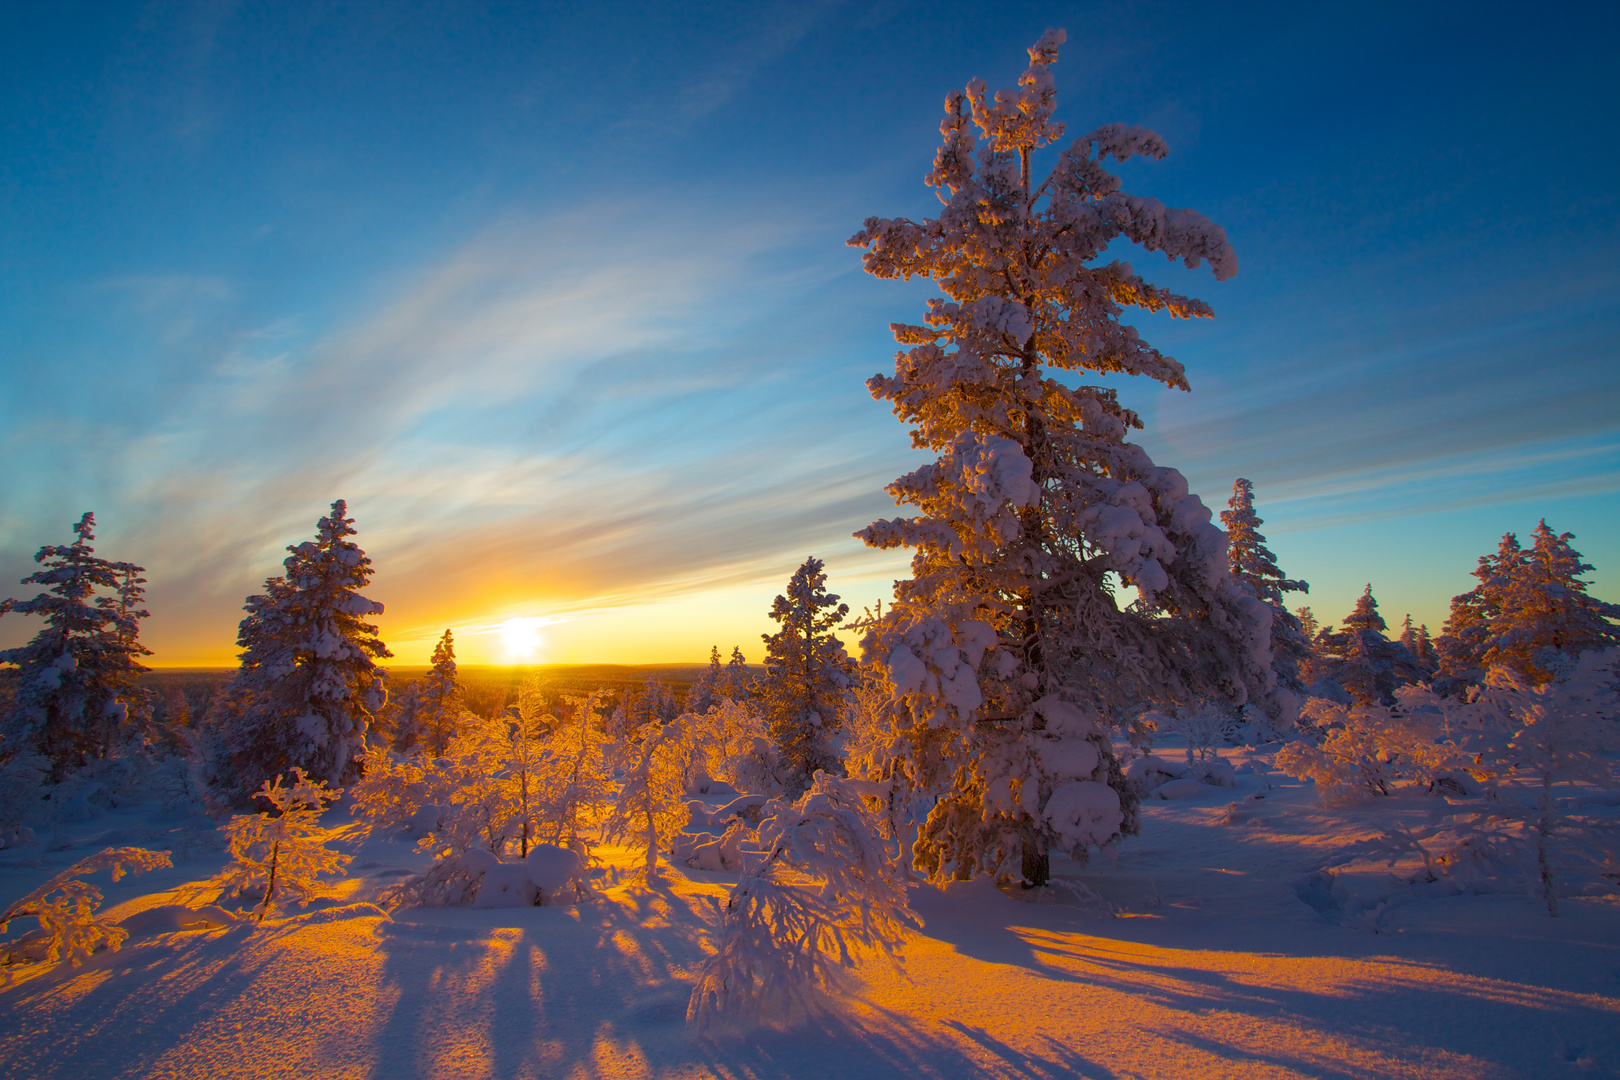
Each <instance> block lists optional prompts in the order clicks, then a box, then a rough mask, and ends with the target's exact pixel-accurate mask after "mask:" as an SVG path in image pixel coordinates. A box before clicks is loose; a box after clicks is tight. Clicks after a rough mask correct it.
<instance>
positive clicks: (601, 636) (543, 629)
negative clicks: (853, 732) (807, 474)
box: [143, 569, 898, 670]
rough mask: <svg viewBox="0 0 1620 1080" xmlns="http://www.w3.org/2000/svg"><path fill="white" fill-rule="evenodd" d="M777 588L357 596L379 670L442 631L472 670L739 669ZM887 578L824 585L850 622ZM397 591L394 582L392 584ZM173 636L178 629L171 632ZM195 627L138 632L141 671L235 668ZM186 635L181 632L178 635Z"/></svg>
mask: <svg viewBox="0 0 1620 1080" xmlns="http://www.w3.org/2000/svg"><path fill="white" fill-rule="evenodd" d="M789 573H791V569H790V570H789V571H787V572H784V573H783V574H782V576H781V579H780V580H772V581H763V580H762V581H755V582H746V583H740V584H733V585H729V586H726V587H722V588H716V589H712V590H706V591H693V592H686V593H681V594H677V595H673V596H669V597H665V598H662V599H659V600H656V601H653V602H648V603H639V604H636V603H616V604H614V603H610V604H603V605H598V606H589V605H588V604H578V603H576V604H573V605H552V606H550V607H549V608H548V606H547V605H545V604H543V603H524V602H522V601H514V600H512V599H511V598H510V596H509V595H508V596H506V597H492V598H490V599H489V600H487V601H485V602H483V603H479V602H476V601H468V602H466V603H465V604H458V605H453V606H444V605H441V604H437V603H434V602H433V600H432V598H431V597H429V596H425V595H420V596H418V595H410V593H409V592H408V591H407V592H406V595H405V596H403V597H402V599H401V600H400V601H398V602H397V603H395V604H389V601H388V588H387V586H388V585H389V583H388V582H386V581H385V582H384V583H383V587H377V586H375V585H374V586H373V587H371V588H368V589H367V590H366V593H365V595H367V596H371V597H374V598H376V599H380V600H382V601H383V603H384V605H385V611H384V613H383V614H382V615H381V616H378V617H377V619H376V623H377V626H378V629H379V636H380V637H381V638H382V640H383V642H384V643H386V644H387V646H388V648H389V650H390V651H391V652H392V653H393V654H394V655H393V657H392V658H390V659H389V660H387V661H385V664H386V666H389V667H418V666H425V665H427V664H429V663H430V662H431V658H432V653H433V649H434V646H435V645H436V644H437V643H438V641H439V638H440V636H441V635H442V634H443V633H444V631H445V630H446V629H449V630H450V631H451V633H452V638H453V640H454V642H455V649H456V660H457V662H458V663H460V664H467V665H478V666H497V667H499V666H529V665H540V664H626V665H639V664H701V663H707V662H708V659H709V650H710V648H711V647H714V646H718V647H719V649H720V654H721V656H722V657H723V658H726V659H729V658H730V656H731V650H732V647H733V646H740V647H741V648H742V651H743V655H744V657H746V659H747V660H748V662H749V663H754V664H757V663H760V662H761V661H762V660H763V658H764V645H763V642H762V641H761V635H762V634H768V633H773V632H774V631H775V630H776V628H777V626H776V623H775V622H773V621H772V620H771V618H770V607H771V601H772V599H773V598H774V597H775V596H776V595H777V593H779V592H781V591H782V589H783V588H784V587H785V586H786V584H787V578H788V574H789ZM897 576H898V574H897V573H896V572H892V571H891V572H889V573H886V574H885V573H881V572H880V573H878V574H876V575H872V574H867V575H863V576H861V577H859V578H855V577H851V578H848V579H846V580H844V581H839V580H837V578H836V577H830V578H829V581H828V588H829V590H830V591H832V592H835V593H839V594H841V595H842V598H843V600H844V602H845V603H847V604H849V605H850V608H851V612H852V614H854V615H858V614H860V612H861V610H862V609H863V608H864V607H867V606H869V605H871V604H872V603H873V602H875V601H876V600H877V599H878V598H879V597H880V596H881V597H882V598H883V599H884V600H885V601H887V600H888V598H889V594H890V592H891V589H892V582H893V581H894V579H895V577H897ZM396 584H397V583H396ZM175 629H179V628H175ZM202 629H203V628H202V627H199V626H197V625H195V624H188V626H187V627H186V628H185V629H184V630H182V632H181V634H178V635H176V634H173V633H172V632H168V633H157V634H143V640H145V641H146V642H147V644H148V647H150V648H152V649H153V655H152V656H150V657H148V658H147V659H146V663H147V666H149V667H151V668H154V669H158V670H162V669H183V668H226V667H235V666H236V663H237V657H236V648H235V627H234V626H231V627H223V626H221V627H217V628H213V629H212V632H209V633H206V634H205V633H200V632H197V631H201V630H202ZM187 631H191V632H187ZM841 636H842V638H843V640H844V642H845V645H846V647H848V648H849V650H850V652H851V655H856V654H857V653H858V645H857V642H856V639H855V635H853V634H847V633H846V634H843V635H841Z"/></svg>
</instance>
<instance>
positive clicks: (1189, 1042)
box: [0, 751, 1620, 1080]
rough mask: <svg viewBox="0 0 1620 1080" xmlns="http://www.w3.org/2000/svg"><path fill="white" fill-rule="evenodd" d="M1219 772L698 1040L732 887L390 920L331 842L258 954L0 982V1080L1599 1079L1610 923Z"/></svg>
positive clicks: (163, 893) (146, 943)
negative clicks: (1412, 875)
mask: <svg viewBox="0 0 1620 1080" xmlns="http://www.w3.org/2000/svg"><path fill="white" fill-rule="evenodd" d="M1233 760H1234V762H1235V763H1236V764H1237V765H1238V774H1237V778H1236V779H1237V784H1238V786H1237V787H1235V788H1217V787H1211V786H1207V785H1201V788H1202V790H1193V791H1191V792H1190V793H1189V794H1187V796H1186V797H1184V798H1180V799H1175V800H1160V799H1149V800H1148V801H1147V802H1146V803H1145V804H1144V813H1143V825H1142V832H1141V835H1140V836H1139V837H1137V838H1135V839H1133V840H1130V841H1127V842H1126V843H1124V844H1123V845H1121V846H1120V847H1119V849H1118V851H1117V858H1116V859H1115V860H1114V861H1112V862H1111V863H1109V862H1102V861H1099V862H1097V863H1095V864H1094V865H1093V866H1091V867H1089V868H1086V869H1085V870H1084V871H1082V870H1081V869H1080V868H1079V867H1076V866H1074V865H1073V864H1070V863H1067V862H1066V861H1064V860H1058V862H1057V863H1056V865H1055V866H1054V871H1055V875H1056V878H1057V881H1058V884H1057V887H1055V888H1051V889H1047V890H1040V891H1037V892H1035V893H1030V894H1024V893H1018V894H1013V895H1009V894H1007V893H1004V892H1002V891H1000V890H997V889H996V888H994V887H993V886H992V885H990V884H989V883H987V882H983V881H981V882H975V883H971V884H962V885H957V886H953V887H952V888H950V889H949V890H947V891H945V892H939V891H937V890H934V889H932V888H922V887H919V888H915V889H914V890H913V892H912V904H913V909H914V911H915V912H916V913H917V915H918V916H919V917H920V918H921V920H922V922H923V926H922V928H921V930H920V931H918V932H917V933H915V934H914V935H912V936H911V937H910V939H909V941H908V944H907V947H906V951H905V958H904V965H903V969H898V970H897V969H895V968H894V967H892V966H891V965H889V964H887V963H886V962H883V961H879V960H872V961H871V962H869V963H867V964H865V965H864V966H863V967H861V968H860V970H859V972H858V976H857V979H856V980H855V981H854V983H853V984H852V985H851V986H850V988H849V990H848V992H847V993H846V994H844V995H842V996H840V997H839V998H837V999H836V1000H834V1001H829V1002H827V1003H826V1006H825V1007H824V1008H823V1009H822V1010H821V1011H820V1012H819V1013H817V1014H815V1015H811V1016H808V1017H791V1018H786V1019H785V1021H784V1022H783V1023H782V1024H780V1025H778V1026H774V1027H764V1028H753V1029H750V1030H746V1031H718V1032H710V1033H708V1034H697V1033H694V1032H692V1031H691V1030H690V1029H688V1027H687V1026H686V1023H685V1011H686V1000H687V994H688V992H689V989H690V986H691V982H692V977H693V973H694V971H695V969H696V967H697V966H698V964H699V963H700V961H701V960H702V959H703V957H704V956H705V955H706V952H707V948H708V938H709V935H710V934H711V933H712V932H713V930H714V928H715V927H716V925H717V904H718V903H719V902H721V901H723V899H724V897H725V894H726V890H727V887H728V885H729V883H730V882H731V881H734V880H735V875H727V874H721V873H706V872H703V871H698V870H686V869H676V870H672V871H669V872H667V875H666V883H665V885H664V886H662V887H659V888H655V889H652V890H648V889H645V888H643V887H641V886H640V885H639V884H632V883H630V879H629V878H628V877H627V876H624V875H621V873H620V869H621V868H623V867H627V866H629V865H630V864H631V863H632V862H633V858H632V856H631V854H630V852H628V851H626V850H622V849H617V848H613V847H604V848H599V849H598V854H599V855H600V856H601V858H602V859H603V861H604V863H605V864H606V866H605V868H604V869H603V870H602V872H601V873H600V874H599V876H598V877H597V879H596V880H597V884H598V887H599V889H600V892H601V896H600V899H598V900H595V901H593V902H589V903H585V904H581V905H578V906H557V907H541V908H519V909H506V910H473V909H464V908H453V909H452V908H440V909H408V910H401V911H396V912H395V913H394V915H393V917H392V918H390V917H389V916H387V915H386V914H384V913H383V912H382V911H381V910H380V909H378V908H376V907H375V906H373V905H372V904H371V903H370V901H371V900H373V899H375V898H376V896H377V894H378V892H379V891H380V890H381V889H382V888H383V887H385V886H387V885H388V884H390V883H393V882H396V881H398V880H399V879H400V878H401V877H402V876H406V875H407V874H409V873H411V872H414V871H416V870H419V869H420V868H422V867H423V866H424V865H425V860H424V857H423V856H420V855H418V854H416V853H415V852H414V850H413V845H412V844H411V843H410V841H409V840H408V839H405V838H403V837H382V836H376V835H371V836H367V835H366V834H365V832H364V830H363V829H362V828H361V827H360V826H358V825H348V826H346V827H345V829H346V835H345V839H344V840H343V841H341V842H340V845H339V846H342V847H344V848H345V849H346V850H348V851H349V852H351V853H352V854H353V855H354V856H355V859H354V862H353V864H352V865H351V866H350V874H349V876H348V877H347V878H342V879H339V881H338V884H337V887H336V888H335V889H334V893H335V895H334V896H333V897H332V899H330V900H329V901H326V902H325V905H326V906H324V907H319V906H317V909H316V910H309V911H306V912H304V913H302V914H299V915H296V916H293V917H291V918H287V919H284V920H274V919H272V920H269V921H267V922H266V923H265V925H264V926H263V927H258V928H255V927H252V926H250V925H241V926H233V927H228V928H212V929H208V928H200V929H192V930H179V931H175V930H173V929H164V924H163V923H162V920H159V919H156V918H151V917H149V918H148V919H147V920H145V921H146V922H147V923H157V924H158V925H157V926H156V927H155V928H153V927H150V926H149V927H148V928H147V930H146V932H142V931H141V930H140V924H141V920H136V921H135V923H133V924H132V926H133V927H135V928H136V932H135V933H133V934H132V936H131V938H130V940H129V942H128V943H127V944H126V945H125V947H124V948H123V950H122V951H120V952H117V953H108V952H102V953H99V954H97V955H96V956H95V957H94V958H92V959H91V960H90V961H89V962H88V963H86V964H84V965H83V966H82V967H79V968H66V967H62V968H56V969H50V970H44V971H32V972H31V971H28V970H27V969H19V970H21V974H20V976H19V977H18V978H17V979H16V981H15V982H14V983H13V984H12V985H11V986H9V987H8V988H5V989H0V1075H4V1076H6V1077H39V1078H45V1077H75V1078H77V1077H97V1078H101V1077H108V1078H111V1077H123V1076H177V1077H178V1076H210V1077H248V1076H264V1077H271V1076H275V1077H285V1076H323V1077H326V1076H331V1077H347V1076H356V1077H359V1076H376V1077H389V1078H393V1077H410V1076H432V1077H483V1076H498V1077H547V1078H562V1077H592V1078H595V1077H600V1078H617V1077H641V1076H659V1077H666V1076H667V1077H708V1076H714V1077H725V1078H740V1077H762V1078H763V1077H824V1076H825V1077H886V1076H897V1077H969V1076H984V1075H989V1076H1008V1077H1026V1078H1041V1077H1074V1076H1083V1077H1087V1078H1093V1080H1108V1078H1124V1077H1159V1076H1166V1077H1178V1076H1188V1077H1251V1076H1253V1077H1262V1076H1263V1077H1287V1076H1326V1077H1372V1076H1391V1077H1468V1078H1491V1077H1558V1076H1565V1075H1571V1076H1590V1075H1598V1076H1605V1075H1620V905H1617V904H1616V903H1615V902H1614V901H1613V900H1604V899H1580V898H1574V899H1569V900H1566V902H1565V904H1564V907H1563V913H1562V914H1563V917H1561V918H1559V919H1550V918H1548V917H1547V915H1546V912H1545V909H1544V907H1543V906H1542V905H1541V904H1540V903H1539V901H1537V900H1535V899H1533V898H1531V897H1530V896H1528V895H1527V894H1526V893H1525V892H1523V891H1522V890H1521V891H1517V892H1502V893H1496V894H1486V895H1446V890H1445V888H1444V887H1443V886H1435V885H1417V886H1413V885H1405V884H1401V883H1400V882H1399V881H1397V880H1396V879H1395V878H1394V877H1392V876H1391V874H1390V873H1389V871H1388V870H1387V869H1386V868H1384V867H1383V866H1381V865H1373V864H1352V865H1351V866H1349V867H1347V868H1346V869H1344V870H1343V871H1342V872H1339V873H1337V874H1331V875H1322V874H1318V873H1316V871H1317V869H1318V868H1319V867H1320V866H1321V864H1322V863H1323V862H1324V861H1327V860H1328V858H1329V856H1330V855H1331V854H1332V853H1333V852H1334V851H1336V850H1338V849H1340V848H1342V847H1343V846H1344V845H1345V844H1347V843H1350V842H1352V841H1354V840H1356V839H1358V838H1360V837H1364V836H1369V835H1372V834H1373V833H1376V832H1378V831H1380V829H1381V828H1382V827H1384V826H1386V825H1388V824H1390V823H1392V822H1395V821H1398V820H1402V821H1406V822H1408V823H1410V824H1415V823H1416V822H1417V821H1418V820H1419V819H1420V817H1421V816H1422V815H1423V814H1424V813H1425V805H1424V804H1425V799H1424V797H1423V796H1421V795H1419V794H1416V793H1411V794H1409V793H1401V794H1398V795H1396V796H1394V797H1392V798H1387V799H1379V800H1375V801H1371V802H1363V803H1360V804H1356V805H1353V806H1349V807H1337V808H1328V807H1324V806H1322V805H1321V804H1320V803H1319V802H1318V801H1317V800H1316V797H1315V794H1314V791H1313V789H1312V788H1311V787H1310V786H1309V785H1300V784H1299V783H1297V782H1295V781H1292V780H1288V779H1285V778H1283V777H1281V776H1280V775H1278V774H1277V773H1275V772H1271V771H1269V770H1267V769H1266V767H1265V765H1264V762H1263V761H1257V762H1254V763H1252V764H1251V763H1249V761H1248V757H1247V755H1246V754H1245V753H1243V752H1241V751H1239V752H1237V753H1236V754H1235V755H1233ZM341 811H342V807H339V808H336V809H334V811H332V812H331V813H332V816H331V818H330V819H329V820H334V821H335V820H338V819H339V818H338V815H339V814H340V813H341ZM207 826H208V823H207V822H206V821H202V820H198V819H190V820H182V819H178V818H174V817H167V818H166V817H164V816H162V815H160V814H157V813H156V812H154V811H151V810H150V809H148V810H144V811H143V810H138V809H124V810H118V811H113V812H110V813H107V814H105V815H103V816H99V817H97V818H95V819H93V820H90V821H86V822H83V823H81V824H78V825H75V826H65V827H63V828H61V829H60V831H59V833H58V834H57V835H56V836H55V837H52V838H47V842H45V843H42V844H38V845H34V846H30V847H23V848H12V849H7V850H4V851H0V902H9V901H11V900H13V899H15V898H16V897H18V896H21V895H22V894H24V893H25V892H26V891H28V890H29V889H32V888H34V887H35V886H37V885H38V884H40V883H41V882H43V881H44V880H45V879H46V878H47V877H48V876H50V875H51V874H53V873H56V872H58V871H59V870H61V869H63V868H65V867H66V866H67V865H69V864H70V863H71V862H73V861H74V860H76V859H78V858H81V857H83V856H85V855H87V854H90V853H92V852H93V851H96V850H99V849H100V848H102V847H105V846H110V845H115V844H134V845H139V846H146V847H152V848H160V849H169V848H174V847H175V845H176V843H177V842H178V841H181V840H190V841H191V843H192V847H193V848H195V846H196V842H197V841H198V840H199V839H202V840H206V839H207V838H208V834H207V832H206V829H207ZM196 828H201V829H203V830H205V831H204V832H203V834H202V836H201V837H198V836H195V835H193V834H192V833H191V832H189V831H188V830H190V829H196ZM222 862H223V855H222V853H220V852H219V851H218V850H217V849H215V850H211V851H202V852H198V851H196V850H193V851H192V853H191V854H190V855H189V856H188V857H185V858H182V857H181V856H180V852H179V851H178V850H176V858H175V867H174V869H172V870H159V871H155V872H152V873H150V874H146V875H141V876H136V877H131V878H125V879H124V880H123V881H121V882H118V883H117V884H110V883H108V882H106V881H105V880H102V881H99V882H97V884H98V885H99V886H100V887H102V888H103V889H104V890H105V891H106V892H107V894H108V899H107V904H106V906H105V907H104V908H103V910H104V911H112V912H113V913H114V914H115V915H117V916H119V917H126V916H131V915H135V914H136V913H138V912H140V911H143V910H146V909H149V908H153V907H157V906H160V905H164V904H168V903H172V902H173V899H174V897H173V895H172V893H171V890H173V889H174V888H176V887H177V886H180V885H182V884H184V883H186V882H188V881H194V880H197V879H200V878H203V877H206V876H208V875H209V874H211V873H213V872H215V871H216V870H217V869H218V868H219V867H220V865H221V864H222ZM103 876H104V875H103ZM1068 882H1077V883H1078V882H1083V885H1076V886H1070V885H1068V884H1067V883H1068ZM31 922H32V920H23V921H20V922H18V923H17V924H14V925H13V927H12V936H16V935H17V934H19V933H21V932H22V931H25V930H27V929H29V928H30V925H31ZM167 925H168V926H170V927H172V925H173V924H172V922H171V923H169V924H167Z"/></svg>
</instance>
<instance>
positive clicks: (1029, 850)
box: [1023, 828, 1052, 889]
mask: <svg viewBox="0 0 1620 1080" xmlns="http://www.w3.org/2000/svg"><path fill="white" fill-rule="evenodd" d="M1023 863H1024V866H1023V870H1024V888H1026V889H1038V888H1040V887H1041V886H1042V885H1045V884H1046V883H1047V882H1048V881H1050V880H1051V879H1052V856H1051V854H1050V853H1049V852H1048V851H1047V850H1046V838H1045V837H1043V836H1042V835H1041V834H1040V833H1038V832H1036V831H1035V830H1034V829H1033V828H1026V829H1025V830H1024V859H1023Z"/></svg>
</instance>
